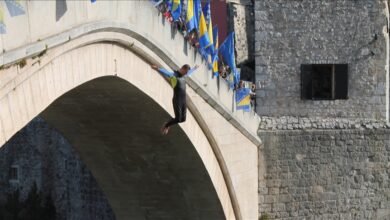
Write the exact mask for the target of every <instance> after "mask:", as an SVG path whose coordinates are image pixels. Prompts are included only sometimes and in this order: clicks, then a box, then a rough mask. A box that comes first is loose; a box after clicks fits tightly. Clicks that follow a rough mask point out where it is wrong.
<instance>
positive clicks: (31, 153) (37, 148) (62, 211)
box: [0, 117, 115, 220]
mask: <svg viewBox="0 0 390 220" xmlns="http://www.w3.org/2000/svg"><path fill="white" fill-rule="evenodd" d="M11 166H18V167H19V169H18V170H19V172H20V173H19V180H18V183H15V182H12V181H11V182H10V181H9V178H10V177H9V172H8V171H9V170H10V167H11ZM0 171H1V172H0V202H3V201H4V200H5V199H6V198H7V196H6V195H7V193H10V192H12V191H13V190H15V189H16V188H18V189H19V190H20V193H21V194H20V196H21V200H24V199H25V198H26V196H27V194H28V192H29V191H30V188H31V187H32V185H33V183H34V182H36V183H37V186H38V189H39V190H40V191H41V192H43V194H44V195H45V196H47V195H51V197H52V199H53V202H54V204H55V207H56V212H57V218H56V219H59V220H61V219H64V220H65V219H85V220H95V219H101V220H104V219H107V220H112V219H115V215H114V213H113V211H112V209H111V207H110V205H109V204H108V201H107V199H106V197H105V196H104V194H103V192H102V190H101V188H100V187H99V186H98V184H97V182H96V180H95V178H94V177H93V176H92V173H91V172H90V171H89V170H88V169H87V167H86V166H85V164H84V163H83V162H82V161H81V159H80V157H79V156H78V154H77V153H76V152H75V150H73V148H72V146H71V145H70V144H69V142H68V141H67V140H66V139H65V138H64V137H63V136H62V135H61V134H60V133H58V132H57V131H56V130H54V129H53V128H51V127H50V126H49V125H48V124H47V123H46V122H45V121H44V120H43V119H41V118H39V117H38V118H35V119H34V120H32V121H31V122H30V123H29V124H28V125H27V126H26V127H25V128H23V129H22V130H21V131H20V132H19V133H18V134H16V135H15V136H14V138H12V139H11V140H10V141H9V142H8V143H7V144H5V145H4V146H3V147H2V148H0Z"/></svg>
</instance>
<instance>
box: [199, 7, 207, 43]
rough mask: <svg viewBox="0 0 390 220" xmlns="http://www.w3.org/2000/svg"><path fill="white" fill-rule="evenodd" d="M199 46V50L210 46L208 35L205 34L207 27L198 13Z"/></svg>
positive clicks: (201, 15)
mask: <svg viewBox="0 0 390 220" xmlns="http://www.w3.org/2000/svg"><path fill="white" fill-rule="evenodd" d="M199 45H200V47H201V48H207V46H209V45H210V38H209V34H208V33H207V25H206V21H205V19H204V16H203V12H201V13H200V18H199Z"/></svg>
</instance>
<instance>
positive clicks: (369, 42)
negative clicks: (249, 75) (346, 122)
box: [255, 0, 389, 120]
mask: <svg viewBox="0 0 390 220" xmlns="http://www.w3.org/2000/svg"><path fill="white" fill-rule="evenodd" d="M385 2H386V1H384V0H370V1H353V0H337V1H334V0H323V1H312V0H291V1H280V0H262V1H255V17H256V23H255V32H256V33H255V35H256V37H255V39H256V42H255V55H256V81H258V82H259V84H261V88H259V89H258V91H257V103H258V108H257V112H258V113H259V114H260V115H262V116H271V117H272V116H275V117H276V116H284V115H285V116H300V117H339V118H369V119H376V120H385V119H386V115H387V111H386V106H387V105H388V102H389V100H388V99H387V98H386V94H387V93H388V92H389V91H388V82H387V80H388V79H387V78H388V76H387V75H388V73H387V65H388V54H387V44H388V32H387V13H388V12H387V8H386V7H387V4H386V3H385ZM301 64H348V68H349V71H348V88H349V91H348V99H347V100H333V101H313V100H301V75H300V72H301V71H300V67H301ZM386 88H387V89H386Z"/></svg>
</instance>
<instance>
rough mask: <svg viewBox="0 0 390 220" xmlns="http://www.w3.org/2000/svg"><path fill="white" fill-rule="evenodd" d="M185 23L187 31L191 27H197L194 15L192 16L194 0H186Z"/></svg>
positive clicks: (191, 28)
mask: <svg viewBox="0 0 390 220" xmlns="http://www.w3.org/2000/svg"><path fill="white" fill-rule="evenodd" d="M186 24H187V30H188V32H190V31H192V30H193V29H197V26H198V25H197V20H196V17H195V16H194V1H193V0H188V2H187V19H186Z"/></svg>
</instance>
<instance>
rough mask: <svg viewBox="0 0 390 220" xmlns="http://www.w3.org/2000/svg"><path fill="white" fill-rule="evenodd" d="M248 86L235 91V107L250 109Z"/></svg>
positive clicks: (247, 110)
mask: <svg viewBox="0 0 390 220" xmlns="http://www.w3.org/2000/svg"><path fill="white" fill-rule="evenodd" d="M250 91H251V90H250V89H249V88H241V89H238V90H237V91H236V109H237V110H244V111H246V112H249V111H250V110H251V97H250Z"/></svg>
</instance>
